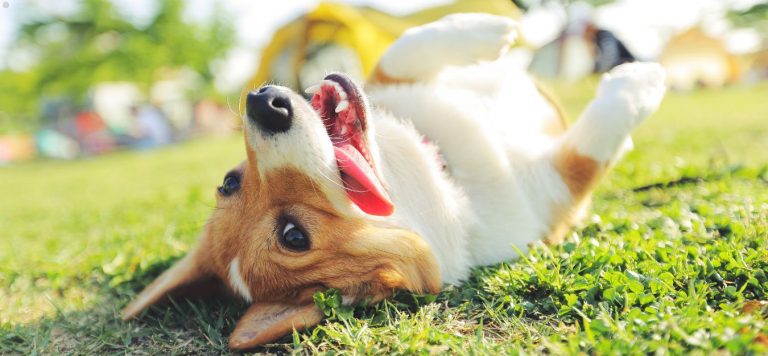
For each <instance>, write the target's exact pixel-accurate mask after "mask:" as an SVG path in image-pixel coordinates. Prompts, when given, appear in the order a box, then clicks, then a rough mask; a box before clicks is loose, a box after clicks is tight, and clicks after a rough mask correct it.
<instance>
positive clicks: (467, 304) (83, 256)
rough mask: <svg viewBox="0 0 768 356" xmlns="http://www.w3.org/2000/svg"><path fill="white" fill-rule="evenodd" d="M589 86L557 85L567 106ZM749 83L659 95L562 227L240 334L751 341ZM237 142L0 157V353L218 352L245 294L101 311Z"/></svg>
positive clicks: (759, 233)
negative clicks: (362, 303) (277, 330)
mask: <svg viewBox="0 0 768 356" xmlns="http://www.w3.org/2000/svg"><path fill="white" fill-rule="evenodd" d="M595 87H596V82H594V81H590V82H587V83H581V84H578V85H572V86H568V85H559V86H556V87H555V89H556V92H557V93H558V94H559V96H560V98H561V99H562V102H563V104H564V105H565V107H566V109H567V111H568V112H569V113H570V114H571V115H572V116H574V117H575V116H576V115H577V113H578V112H579V110H580V109H581V108H582V107H583V105H584V104H585V102H586V101H587V100H588V99H589V98H590V96H591V95H592V93H593V92H594V89H595ZM766 98H768V85H765V84H764V85H761V86H759V87H755V88H751V89H741V88H733V89H726V90H723V91H711V92H694V93H685V94H679V93H673V94H670V95H669V96H668V98H667V99H666V101H665V103H664V104H663V107H662V109H661V110H660V112H659V113H658V114H656V115H655V116H654V117H652V118H651V119H650V120H649V121H648V122H646V123H644V124H643V126H641V127H640V128H639V129H638V131H637V134H636V135H635V144H636V150H635V151H634V152H632V153H630V154H629V155H628V156H627V157H626V158H625V159H624V161H622V163H620V164H619V165H618V166H617V167H616V169H615V170H614V171H613V173H612V174H611V175H610V176H609V178H608V179H607V180H606V181H605V182H604V184H603V185H602V186H601V188H600V190H599V191H598V194H596V197H595V203H594V208H593V214H592V216H591V218H590V219H588V221H586V222H585V224H584V225H583V226H582V227H580V228H579V229H577V230H576V231H574V232H573V233H572V234H571V235H570V236H569V238H568V240H567V241H566V243H564V244H563V245H561V246H557V247H544V246H538V247H536V248H534V249H533V250H532V251H531V252H530V253H529V254H528V255H526V256H525V257H524V258H521V259H519V260H517V261H510V262H509V263H506V264H501V265H496V266H490V267H486V268H479V269H477V270H475V272H474V273H473V275H472V278H471V279H470V280H469V281H468V282H467V283H465V284H464V285H462V286H460V287H450V288H448V289H447V290H445V291H444V292H442V293H441V294H439V295H437V296H425V297H417V296H413V295H411V294H407V293H400V294H398V295H397V296H396V297H395V298H393V299H392V300H390V301H387V302H384V303H381V304H379V305H376V306H372V307H367V308H364V307H357V308H354V309H349V308H345V307H341V306H339V305H338V298H337V296H336V295H335V294H334V292H332V291H331V292H327V293H325V294H324V295H322V296H318V297H319V298H320V299H323V300H324V301H323V302H322V303H321V304H322V307H323V308H324V310H325V311H326V312H327V313H328V314H329V315H330V317H329V319H328V321H327V322H324V323H323V324H321V325H320V326H319V327H317V328H314V329H312V330H310V331H306V332H300V333H296V334H294V335H290V336H287V337H286V338H284V339H283V340H281V342H280V343H278V344H275V345H271V346H269V347H268V348H266V349H261V350H257V351H268V352H277V351H301V352H313V351H343V352H349V353H355V352H359V353H377V352H396V353H437V352H443V351H447V352H452V353H479V354H486V353H492V354H496V353H501V352H504V353H513V354H516V353H539V352H544V351H547V352H550V353H555V354H561V353H580V352H586V353H591V354H624V353H633V354H646V353H650V352H656V351H661V352H668V353H672V354H682V353H689V352H691V351H693V352H694V353H698V354H709V353H711V352H712V351H714V350H724V351H728V352H731V353H737V354H741V353H754V354H759V353H766V352H768V307H766V306H765V305H762V306H761V304H759V303H758V302H757V301H766V300H768V276H767V274H768V105H766V103H765V99H766ZM243 157H244V152H243V149H242V143H241V142H240V139H237V138H233V139H226V140H204V141H196V142H191V143H186V144H182V145H178V146H174V147H170V148H167V149H163V150H159V151H154V152H130V153H129V152H125V153H118V154H113V155H108V156H104V157H98V158H92V159H86V160H81V161H77V162H48V161H36V162H30V163H25V164H21V165H18V166H14V167H6V168H0V353H21V354H32V353H78V354H83V353H84V354H103V353H126V352H127V353H148V354H158V353H160V354H167V353H184V354H196V353H207V354H210V353H226V352H228V350H227V348H226V341H227V336H228V335H229V333H230V332H231V330H232V328H233V326H234V322H235V321H236V319H237V317H238V316H239V313H240V312H242V310H243V308H244V305H241V304H236V305H222V303H221V302H218V301H208V302H204V301H179V302H178V303H177V304H176V305H172V306H169V307H165V308H160V309H158V310H157V312H155V313H150V314H148V315H147V316H146V317H144V318H143V319H141V320H139V321H132V322H127V323H126V322H121V321H119V320H118V319H117V312H118V311H119V309H120V308H121V307H122V306H123V305H125V304H126V303H127V302H128V301H129V300H130V299H131V298H132V297H133V296H134V295H135V293H136V292H137V291H138V290H140V289H141V288H142V287H143V286H145V285H146V284H147V283H149V282H150V281H151V280H152V279H153V278H154V277H156V276H157V275H158V274H159V273H160V272H161V271H162V270H163V269H165V268H166V267H168V266H169V265H170V264H172V263H173V261H175V260H176V259H177V258H178V257H180V256H182V255H183V254H184V252H185V251H187V250H188V249H189V248H190V246H191V245H192V244H193V243H194V242H195V239H196V236H197V234H198V232H199V231H200V228H201V226H202V225H203V223H204V222H205V219H206V217H207V215H208V213H209V212H210V211H211V209H212V207H213V204H214V202H213V189H214V187H215V186H216V185H217V184H218V183H219V182H220V180H221V178H222V177H223V174H224V173H225V172H226V171H227V169H229V168H230V167H232V166H234V165H235V164H236V163H238V162H239V161H240V160H241V159H242V158H243ZM670 182H671V184H663V183H670ZM659 183H661V184H659ZM649 185H651V187H649V188H647V189H637V188H642V187H644V186H649ZM745 306H746V307H745ZM751 309H754V310H752V311H751V312H748V310H751Z"/></svg>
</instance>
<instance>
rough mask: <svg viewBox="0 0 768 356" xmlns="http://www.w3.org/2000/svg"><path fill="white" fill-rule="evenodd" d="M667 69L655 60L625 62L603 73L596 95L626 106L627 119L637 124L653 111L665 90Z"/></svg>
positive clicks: (659, 102)
mask: <svg viewBox="0 0 768 356" xmlns="http://www.w3.org/2000/svg"><path fill="white" fill-rule="evenodd" d="M665 80H666V72H665V71H664V68H662V67H661V65H659V64H657V63H639V62H636V63H626V64H622V65H620V66H617V67H616V68H614V69H612V70H611V71H610V72H608V73H606V74H605V75H603V79H602V81H601V82H600V87H599V88H598V91H597V98H598V99H600V100H610V101H613V102H614V104H619V105H624V106H626V112H627V113H628V114H629V115H628V116H629V117H628V119H629V120H631V123H632V124H633V125H637V124H638V123H640V121H642V120H643V119H645V118H646V117H648V116H649V115H651V114H653V112H655V111H656V110H657V109H658V108H659V105H660V104H661V100H662V99H663V98H664V93H665V92H666V84H665Z"/></svg>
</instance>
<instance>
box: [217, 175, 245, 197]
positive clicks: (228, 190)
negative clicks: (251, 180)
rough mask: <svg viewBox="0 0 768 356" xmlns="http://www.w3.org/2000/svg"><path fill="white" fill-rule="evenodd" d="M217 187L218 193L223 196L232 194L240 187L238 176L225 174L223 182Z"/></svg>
mask: <svg viewBox="0 0 768 356" xmlns="http://www.w3.org/2000/svg"><path fill="white" fill-rule="evenodd" d="M218 189H219V193H221V195H223V196H225V197H227V196H230V195H232V194H233V193H235V192H236V191H238V190H239V189H240V177H238V176H235V175H227V176H226V177H224V183H222V184H221V185H220V186H219V188H218Z"/></svg>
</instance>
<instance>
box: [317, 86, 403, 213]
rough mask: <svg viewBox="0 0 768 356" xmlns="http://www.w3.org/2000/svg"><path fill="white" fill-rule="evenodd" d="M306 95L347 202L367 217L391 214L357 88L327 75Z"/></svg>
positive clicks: (391, 206) (363, 102)
mask: <svg viewBox="0 0 768 356" xmlns="http://www.w3.org/2000/svg"><path fill="white" fill-rule="evenodd" d="M307 92H309V93H312V94H314V95H313V97H312V101H311V103H312V107H313V108H314V109H315V111H317V113H318V114H319V115H320V117H321V118H322V119H323V124H324V125H325V130H326V131H327V132H328V137H329V138H330V139H331V142H332V143H333V147H334V153H335V155H336V162H337V164H338V166H339V170H340V172H341V179H342V181H343V182H344V188H345V190H346V191H347V195H348V196H349V199H350V200H352V202H353V203H355V204H356V205H357V206H358V207H359V208H360V209H361V210H362V211H364V212H366V213H368V214H371V215H379V216H386V215H390V214H392V212H393V211H394V205H393V204H392V201H391V200H390V199H389V195H388V194H387V192H386V190H385V189H384V187H383V185H382V183H381V179H380V178H379V174H378V171H377V169H376V166H375V165H374V163H373V160H372V159H371V155H370V152H369V150H368V147H369V146H368V142H367V136H366V134H365V133H366V129H367V124H368V122H367V118H366V107H365V105H366V104H365V100H364V99H363V96H362V94H361V93H360V90H359V89H358V87H357V85H356V84H355V83H354V82H352V80H350V79H349V78H347V77H345V76H343V75H340V74H330V75H328V76H326V77H325V79H323V81H322V82H321V83H320V84H319V85H317V86H314V87H311V88H309V89H307Z"/></svg>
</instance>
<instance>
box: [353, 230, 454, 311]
mask: <svg viewBox="0 0 768 356" xmlns="http://www.w3.org/2000/svg"><path fill="white" fill-rule="evenodd" d="M347 249H348V251H347V252H349V253H350V254H351V255H353V256H361V260H360V261H359V263H374V264H376V266H377V269H376V273H375V275H374V282H378V284H379V285H378V287H379V288H382V289H403V290H407V291H410V292H414V293H433V294H436V293H438V292H440V289H441V287H442V280H441V276H440V268H439V267H438V265H437V260H436V259H435V256H434V254H433V253H432V250H431V248H430V247H429V245H427V243H426V242H425V241H424V240H423V239H422V238H421V236H419V235H418V234H416V233H414V232H412V231H408V230H404V229H400V228H397V227H391V226H384V225H381V224H372V225H369V226H367V227H365V228H364V229H362V230H360V231H359V232H358V233H357V234H356V236H355V237H354V238H353V239H352V241H350V243H349V244H348V245H347ZM374 299H380V298H375V296H374Z"/></svg>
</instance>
